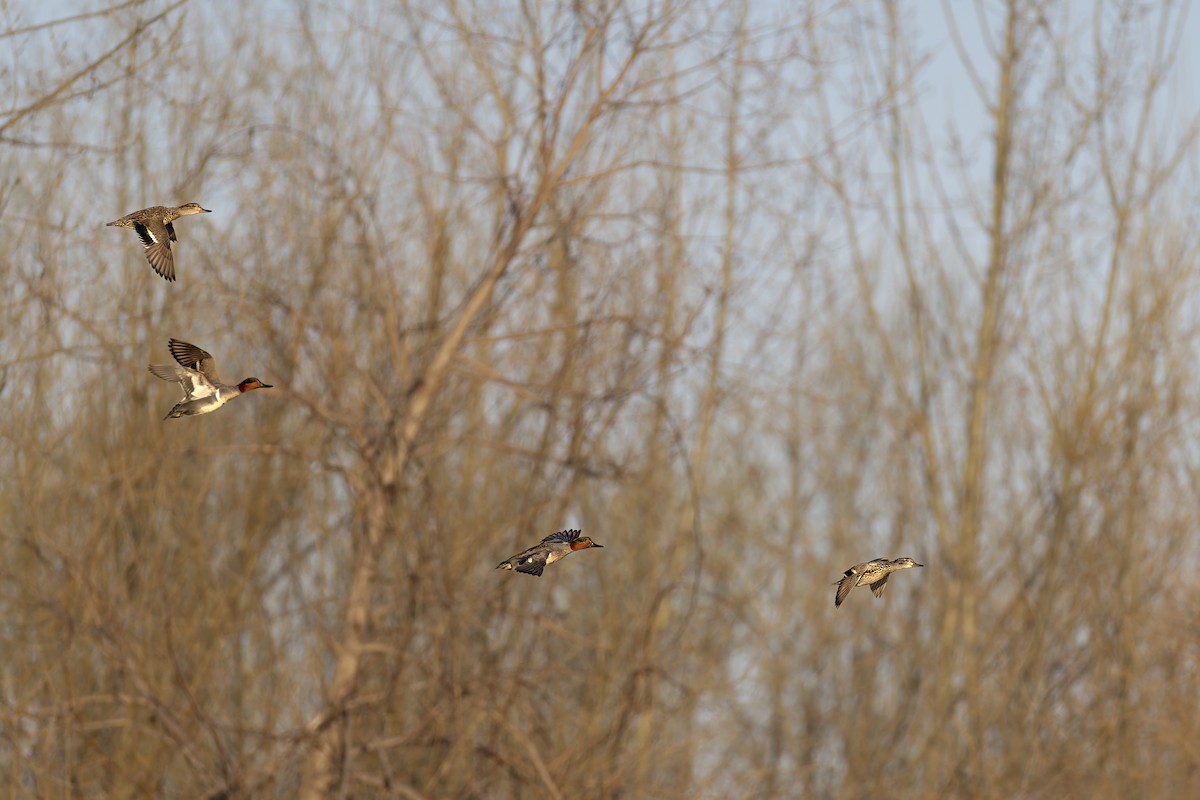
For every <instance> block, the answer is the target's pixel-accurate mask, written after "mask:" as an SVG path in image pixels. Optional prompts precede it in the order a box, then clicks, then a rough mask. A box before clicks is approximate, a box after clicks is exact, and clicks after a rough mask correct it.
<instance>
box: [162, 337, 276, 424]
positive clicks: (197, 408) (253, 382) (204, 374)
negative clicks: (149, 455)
mask: <svg viewBox="0 0 1200 800" xmlns="http://www.w3.org/2000/svg"><path fill="white" fill-rule="evenodd" d="M167 346H168V347H169V348H170V349H171V355H173V356H175V360H176V361H178V362H179V366H175V365H174V364H166V365H164V364H151V365H150V371H151V372H153V373H154V375H155V377H157V378H162V379H163V380H164V381H176V382H177V383H178V384H179V385H180V386H182V387H183V399H182V400H180V401H179V402H178V403H176V404H175V407H174V408H172V409H171V413H169V414H167V415H166V416H165V417H163V419H164V420H167V419H177V418H179V417H190V416H192V415H194V414H207V413H209V412H210V411H216V410H217V409H218V408H220V407H221V406H223V405H225V404H226V403H228V402H229V401H230V400H232V399H233V398H235V397H241V396H242V395H243V394H245V393H246V392H248V391H250V390H252V389H271V388H273V387H272V386H270V385H268V384H265V383H263V382H262V381H260V380H259V379H258V378H246V379H245V380H244V381H242V382H241V383H238V384H235V385H230V384H228V383H221V380H220V379H219V378H218V377H217V370H216V365H215V364H214V362H213V357H212V356H211V355H209V354H208V353H206V352H204V351H203V350H201V349H200V348H199V347H196V345H194V344H188V343H187V342H181V341H179V340H178V339H172V340H171V341H170V342H168V344H167Z"/></svg>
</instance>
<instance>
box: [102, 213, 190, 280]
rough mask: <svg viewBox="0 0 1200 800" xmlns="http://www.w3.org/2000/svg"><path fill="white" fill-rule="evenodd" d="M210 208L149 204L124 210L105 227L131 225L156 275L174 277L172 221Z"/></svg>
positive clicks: (173, 228)
mask: <svg viewBox="0 0 1200 800" xmlns="http://www.w3.org/2000/svg"><path fill="white" fill-rule="evenodd" d="M208 213H211V212H210V210H209V209H207V208H203V207H202V206H201V205H200V204H199V203H187V204H186V205H182V206H178V207H176V208H168V207H166V206H150V208H143V209H142V210H141V211H134V212H133V213H132V214H126V215H125V216H123V217H121V218H120V219H119V220H117V221H115V222H110V223H108V224H107V225H105V227H106V228H108V227H112V226H114V225H115V226H116V227H118V228H133V229H134V231H136V232H137V235H138V238H139V239H141V240H142V246H143V247H145V248H146V260H147V261H149V262H150V266H151V267H153V268H154V271H155V272H157V273H158V274H159V275H162V276H163V277H164V278H166V279H167V280H169V281H173V280H175V257H174V256H172V255H171V242H175V241H178V239H176V238H175V226H174V225H172V224H171V223H172V222H174V221H175V220H177V219H179V218H180V217H186V216H190V215H191V214H208Z"/></svg>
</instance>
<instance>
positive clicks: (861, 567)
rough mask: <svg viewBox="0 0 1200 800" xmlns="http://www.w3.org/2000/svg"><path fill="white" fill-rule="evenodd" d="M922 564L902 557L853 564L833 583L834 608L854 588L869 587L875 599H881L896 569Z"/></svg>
mask: <svg viewBox="0 0 1200 800" xmlns="http://www.w3.org/2000/svg"><path fill="white" fill-rule="evenodd" d="M923 566H925V565H924V564H918V563H917V562H915V561H913V560H912V559H911V558H909V557H908V556H902V557H901V558H897V559H896V560H895V561H889V560H888V559H886V558H876V559H872V560H871V561H864V562H863V563H862V564H855V565H854V566H853V567H851V568H850V569H848V570H846V571H845V572H844V573H843V575H844V576H845V577H843V578H842V579H841V580H838V581H834V583H836V584H837V587H838V588H837V594H836V595H835V596H834V598H833V604H834V606H840V605H841V604H842V601H843V600H845V599H846V595H848V594H850V590H851V589H853V588H854V587H855V586H870V587H871V591H872V592H874V593H875V596H876V597H883V587H884V586H885V585H887V579H888V576H889V575H891V574H892V573H893V572H895V571H896V570H898V569H910V568H912V567H923Z"/></svg>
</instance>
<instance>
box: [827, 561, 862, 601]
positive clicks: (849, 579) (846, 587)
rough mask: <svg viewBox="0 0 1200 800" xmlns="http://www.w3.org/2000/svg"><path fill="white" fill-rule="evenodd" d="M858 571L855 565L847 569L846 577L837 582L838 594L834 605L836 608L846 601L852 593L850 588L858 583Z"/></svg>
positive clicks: (834, 599)
mask: <svg viewBox="0 0 1200 800" xmlns="http://www.w3.org/2000/svg"><path fill="white" fill-rule="evenodd" d="M858 577H859V576H858V573H857V572H855V571H854V567H851V568H850V569H848V570H846V577H844V578H842V579H841V580H840V581H838V582H837V587H838V588H837V594H836V595H835V596H834V598H833V605H834V607H835V608H836V607H837V606H840V605H841V604H842V603H844V602H846V597H847V596H848V595H849V594H850V590H851V589H853V588H854V587H855V586H857V585H858Z"/></svg>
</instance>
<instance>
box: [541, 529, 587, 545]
mask: <svg viewBox="0 0 1200 800" xmlns="http://www.w3.org/2000/svg"><path fill="white" fill-rule="evenodd" d="M581 533H583V531H581V530H578V529H576V530H567V531H559V532H558V533H552V534H550V535H549V536H547V537H546V538H545V539H542V544H549V543H550V542H563V543H564V544H570V543H571V542H573V541H575V540H576V539H578V538H579V535H580V534H581Z"/></svg>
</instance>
